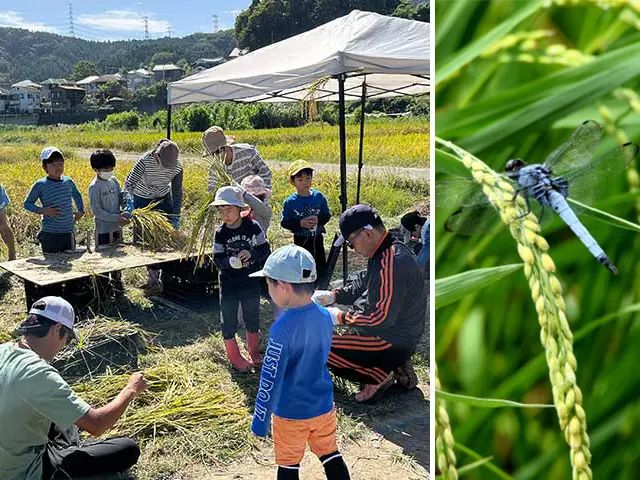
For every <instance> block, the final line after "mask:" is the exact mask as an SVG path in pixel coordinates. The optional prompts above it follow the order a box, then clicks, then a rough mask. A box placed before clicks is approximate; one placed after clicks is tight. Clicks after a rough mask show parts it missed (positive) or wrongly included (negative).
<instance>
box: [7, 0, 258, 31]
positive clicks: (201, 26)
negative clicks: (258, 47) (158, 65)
mask: <svg viewBox="0 0 640 480" xmlns="http://www.w3.org/2000/svg"><path fill="white" fill-rule="evenodd" d="M69 3H70V2H69V0H22V1H18V2H16V1H9V0H0V27H18V28H26V29H29V30H38V31H46V32H52V33H58V34H61V35H69V32H70V28H69ZM72 4H73V20H74V32H75V36H76V37H80V38H84V39H87V40H123V39H134V38H136V39H143V38H144V35H145V34H144V18H145V17H147V18H148V25H149V37H150V38H159V37H164V36H167V35H168V33H169V30H170V32H171V36H172V37H184V36H186V35H189V34H191V33H194V32H212V31H213V15H218V25H219V29H220V30H224V29H228V28H233V23H234V18H235V15H237V14H238V13H239V12H240V11H242V10H244V9H246V8H247V7H248V6H249V5H250V4H251V0H208V1H207V0H182V1H181V0H130V1H118V0H105V1H96V0H73V2H72Z"/></svg>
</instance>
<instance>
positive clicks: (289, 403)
mask: <svg viewBox="0 0 640 480" xmlns="http://www.w3.org/2000/svg"><path fill="white" fill-rule="evenodd" d="M250 276H251V277H266V279H267V285H268V287H269V295H270V296H271V298H272V300H273V301H274V302H275V303H276V305H278V307H280V308H282V309H284V312H283V313H282V314H281V315H280V317H278V319H277V320H276V321H275V323H274V324H273V325H272V326H271V330H270V332H269V342H268V343H267V348H266V351H265V356H264V359H263V365H262V373H261V375H260V383H259V390H258V394H257V397H256V405H255V411H254V414H253V421H252V423H251V431H252V432H253V434H254V435H257V436H259V437H266V436H267V433H268V431H269V423H270V422H271V415H272V413H273V443H274V447H275V454H276V463H277V465H278V476H277V479H278V480H296V479H298V478H299V472H300V461H301V460H302V457H303V456H304V451H305V447H306V445H307V443H308V444H309V447H310V448H311V451H312V452H313V453H315V454H316V455H317V456H318V457H319V458H320V461H321V462H322V465H323V467H324V470H325V474H326V476H327V478H328V479H330V480H347V479H349V478H350V477H349V470H348V469H347V466H346V464H345V463H344V460H343V459H342V455H341V454H340V452H339V451H338V446H337V443H336V412H335V408H334V405H333V382H332V381H331V376H330V375H329V370H328V369H327V359H328V357H329V350H330V349H331V337H332V334H333V321H332V317H331V315H330V314H329V312H328V311H327V309H326V308H324V307H321V306H319V305H316V304H315V303H313V302H312V301H311V295H312V294H313V291H314V287H313V285H314V282H315V281H316V277H317V274H316V266H315V262H314V260H313V257H312V256H311V254H310V253H309V252H307V251H306V250H304V249H303V248H301V247H299V246H296V245H287V246H285V247H281V248H279V249H277V250H276V251H275V252H273V253H272V254H271V255H270V256H269V258H268V259H267V261H266V262H265V265H264V268H263V269H262V270H260V271H259V272H256V273H252V274H251V275H250Z"/></svg>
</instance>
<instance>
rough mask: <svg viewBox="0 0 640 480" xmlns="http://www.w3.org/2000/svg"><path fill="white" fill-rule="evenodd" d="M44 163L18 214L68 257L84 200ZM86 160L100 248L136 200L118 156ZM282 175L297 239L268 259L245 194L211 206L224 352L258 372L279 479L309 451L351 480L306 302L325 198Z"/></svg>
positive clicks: (327, 334) (317, 323)
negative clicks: (264, 293) (264, 296)
mask: <svg viewBox="0 0 640 480" xmlns="http://www.w3.org/2000/svg"><path fill="white" fill-rule="evenodd" d="M40 160H41V162H42V167H43V169H44V170H45V172H46V176H45V177H44V178H42V179H39V180H37V181H36V182H35V183H34V184H33V186H32V187H31V189H30V191H29V193H28V195H27V197H26V199H25V201H24V207H25V208H26V209H27V210H29V211H31V212H33V213H36V214H39V215H42V226H41V231H40V232H39V234H38V240H39V241H40V244H41V246H42V251H43V253H58V252H64V251H68V250H74V249H75V235H74V224H75V221H77V220H78V219H79V218H80V217H82V215H84V213H85V209H84V204H83V200H82V195H81V194H80V192H79V190H78V188H77V187H76V184H75V183H74V182H73V180H72V179H71V178H70V177H68V176H65V175H64V157H63V155H62V153H61V151H60V150H59V149H57V148H55V147H47V148H45V149H44V150H43V151H42V153H41V155H40ZM90 163H91V167H92V168H93V170H94V171H95V172H96V176H95V178H94V179H93V180H92V182H91V184H90V186H89V190H88V194H89V200H90V206H91V211H92V212H93V215H94V217H95V241H96V246H102V245H107V244H111V243H119V242H120V241H122V227H123V226H124V225H126V224H127V223H129V222H130V218H131V212H132V210H133V208H134V202H133V199H132V195H131V194H130V192H128V191H126V190H123V189H122V188H121V187H120V184H119V182H118V180H117V179H116V177H115V176H114V174H113V171H114V168H115V166H116V159H115V156H114V155H113V153H112V152H110V151H109V150H102V149H101V150H96V151H95V152H94V153H93V154H92V155H91V158H90ZM288 174H289V179H290V181H291V183H292V184H293V185H294V187H295V189H296V192H295V193H293V194H292V195H290V196H289V197H288V198H287V199H286V200H285V202H284V205H283V215H282V221H281V225H282V226H283V227H284V228H286V229H288V230H290V231H291V232H292V233H293V240H294V245H288V246H285V247H282V248H279V249H278V250H276V251H274V252H273V253H272V254H271V255H269V254H270V248H269V243H268V242H267V237H266V232H265V231H264V230H263V228H262V227H261V224H260V223H259V222H258V221H257V219H256V218H255V215H254V214H253V213H252V210H251V208H250V207H249V205H247V202H245V197H246V191H245V190H243V189H242V188H241V187H238V186H227V187H222V188H220V189H218V190H217V192H216V195H215V199H214V201H213V202H212V204H211V206H212V207H215V208H217V209H218V212H219V215H220V218H221V224H220V225H219V227H218V228H217V229H216V232H215V237H214V244H213V254H214V262H215V264H216V266H217V268H218V270H219V272H220V284H219V286H220V310H221V320H222V321H221V329H222V334H223V338H224V343H225V350H226V353H227V356H228V359H229V360H230V362H231V364H232V366H233V367H234V368H236V369H237V370H239V371H248V370H250V369H251V368H253V367H259V366H262V370H261V376H260V381H259V390H258V394H257V398H256V404H255V412H254V417H253V422H252V426H251V429H252V432H253V433H254V434H255V435H257V436H260V437H264V436H266V435H267V433H268V430H269V424H270V422H271V416H272V414H273V426H272V432H273V433H272V434H273V438H274V444H275V453H276V463H277V464H278V474H277V478H278V479H282V480H287V479H297V478H298V472H299V468H300V461H301V460H302V457H303V455H304V450H305V447H306V445H307V444H309V445H310V447H311V450H312V451H313V452H314V453H315V454H316V455H317V456H318V457H319V458H320V460H321V462H322V465H323V467H324V469H325V473H326V476H327V478H329V479H336V480H338V479H340V480H342V479H348V478H349V472H348V469H347V466H346V464H345V463H344V461H343V459H342V456H341V455H340V453H339V451H338V448H337V444H336V413H335V410H334V405H333V384H332V381H331V377H330V375H329V371H328V368H327V359H328V355H329V351H330V348H331V338H332V332H333V321H332V317H331V315H330V314H329V312H328V311H327V310H326V309H325V308H324V307H322V306H319V305H316V304H315V303H313V301H312V294H313V292H314V286H315V283H316V281H317V280H318V279H319V278H320V277H321V276H323V275H325V274H326V255H325V250H324V243H323V233H324V232H325V230H324V225H325V224H326V223H327V222H328V221H329V218H330V212H329V208H328V204H327V200H326V198H325V197H324V196H323V195H322V194H321V193H320V192H318V191H317V190H313V189H311V184H312V177H313V167H312V166H311V165H310V164H309V163H307V162H304V161H302V160H299V161H297V162H294V163H293V164H292V165H291V167H290V168H289V170H288ZM0 193H2V194H3V195H2V196H0V202H2V203H0V213H2V214H3V215H4V207H6V204H8V201H9V200H8V196H7V195H6V193H5V192H4V189H2V191H1V192H0ZM5 197H6V200H5ZM73 203H75V206H76V210H75V211H74V210H73V205H72V204H73ZM3 238H5V237H4V235H3ZM261 277H262V278H264V279H265V280H264V281H266V284H267V287H268V292H269V296H270V298H271V300H272V302H273V303H274V304H275V306H276V307H277V309H278V310H277V311H278V312H279V315H278V316H277V318H276V321H275V323H274V324H273V325H272V327H271V330H270V336H269V339H268V341H267V343H266V352H265V357H264V360H263V358H262V356H261V352H260V337H259V327H260V312H259V305H260V295H261V286H262V282H263V280H262V278H261ZM240 307H241V308H242V316H243V318H244V323H245V327H246V330H247V350H248V352H249V360H247V359H245V358H244V357H243V356H242V354H241V353H240V349H239V347H238V344H237V341H236V332H237V328H238V313H239V308H240Z"/></svg>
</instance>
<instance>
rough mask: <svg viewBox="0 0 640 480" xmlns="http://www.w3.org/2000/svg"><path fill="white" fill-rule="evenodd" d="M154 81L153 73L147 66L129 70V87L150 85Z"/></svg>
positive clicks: (134, 88) (135, 87)
mask: <svg viewBox="0 0 640 480" xmlns="http://www.w3.org/2000/svg"><path fill="white" fill-rule="evenodd" d="M152 83H153V73H151V72H150V71H149V70H147V69H146V68H139V69H137V70H131V71H130V72H127V88H128V89H129V90H136V89H138V88H140V87H148V86H149V85H151V84H152Z"/></svg>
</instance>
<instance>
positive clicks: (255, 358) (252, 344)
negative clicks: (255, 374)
mask: <svg viewBox="0 0 640 480" xmlns="http://www.w3.org/2000/svg"><path fill="white" fill-rule="evenodd" d="M247 350H249V357H250V358H251V363H253V365H254V366H255V367H256V368H260V367H261V366H262V354H261V353H260V332H247Z"/></svg>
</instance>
